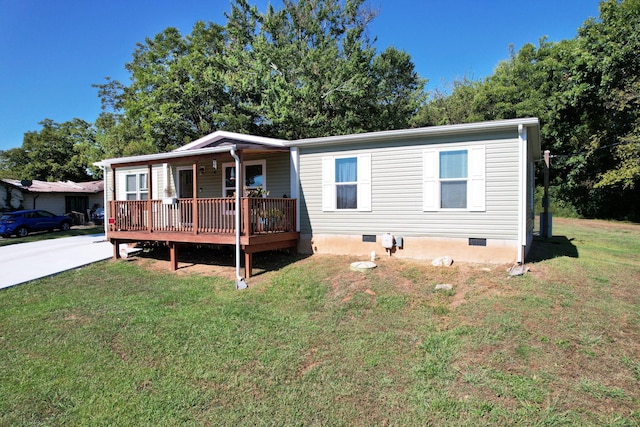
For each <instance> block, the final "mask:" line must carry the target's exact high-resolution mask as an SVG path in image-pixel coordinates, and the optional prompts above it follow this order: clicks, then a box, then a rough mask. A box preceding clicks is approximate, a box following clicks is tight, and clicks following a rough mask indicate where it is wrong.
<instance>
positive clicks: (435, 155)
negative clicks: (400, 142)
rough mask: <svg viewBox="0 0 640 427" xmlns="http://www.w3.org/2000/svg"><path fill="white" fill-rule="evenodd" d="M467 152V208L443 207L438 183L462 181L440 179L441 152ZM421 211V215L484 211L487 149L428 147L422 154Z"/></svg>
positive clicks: (480, 147) (478, 146) (479, 146)
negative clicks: (441, 212)
mask: <svg viewBox="0 0 640 427" xmlns="http://www.w3.org/2000/svg"><path fill="white" fill-rule="evenodd" d="M462 150H466V151H467V178H466V182H467V207H466V208H442V207H441V203H442V201H441V194H440V189H441V183H442V182H447V181H448V182H451V181H462V180H463V179H440V153H441V152H448V151H462ZM422 159H423V160H422V174H423V178H422V190H423V194H422V210H423V211H424V212H436V211H443V212H455V211H462V212H484V211H486V148H485V146H484V145H471V146H448V147H441V148H430V149H427V150H424V151H423V152H422Z"/></svg>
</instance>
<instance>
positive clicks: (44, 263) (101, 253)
mask: <svg viewBox="0 0 640 427" xmlns="http://www.w3.org/2000/svg"><path fill="white" fill-rule="evenodd" d="M112 256H113V247H112V246H111V243H109V242H107V241H106V240H105V237H104V234H90V235H86V236H73V237H63V238H59V239H51V240H41V241H38V242H30V243H18V244H15V245H8V246H1V247H0V289H2V288H8V287H9V286H14V285H18V284H20V283H25V282H29V281H31V280H35V279H40V278H42V277H46V276H51V275H53V274H57V273H60V272H62V271H66V270H72V269H74V268H78V267H82V266H83V265H87V264H91V263H93V262H96V261H101V260H104V259H108V258H111V257H112Z"/></svg>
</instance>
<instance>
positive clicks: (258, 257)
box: [137, 244, 309, 277]
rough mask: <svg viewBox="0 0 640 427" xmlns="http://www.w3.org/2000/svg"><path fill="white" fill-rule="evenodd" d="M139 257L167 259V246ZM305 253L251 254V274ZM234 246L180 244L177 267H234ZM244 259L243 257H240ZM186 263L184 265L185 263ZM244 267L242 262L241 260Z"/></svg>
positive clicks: (274, 269) (256, 273)
mask: <svg viewBox="0 0 640 427" xmlns="http://www.w3.org/2000/svg"><path fill="white" fill-rule="evenodd" d="M137 256H138V257H140V258H149V259H155V260H161V261H169V258H170V255H169V248H168V247H167V246H165V245H158V246H153V247H152V248H149V249H148V250H145V251H143V252H140V253H139V254H137ZM308 256H309V255H306V254H289V253H288V251H286V250H274V251H266V252H258V253H255V254H253V270H254V271H253V276H254V277H255V276H259V275H261V274H264V273H266V272H268V271H277V270H280V269H281V268H283V267H286V266H287V265H289V264H292V263H294V262H296V261H299V260H301V259H304V258H307V257H308ZM235 260H236V258H235V247H234V246H224V245H193V244H188V245H180V246H179V247H178V262H179V263H180V264H182V265H181V266H180V267H179V269H183V268H188V267H190V266H193V265H196V264H200V265H211V266H218V267H235ZM241 260H242V261H244V257H241ZM185 264H186V265H185ZM242 268H244V262H242Z"/></svg>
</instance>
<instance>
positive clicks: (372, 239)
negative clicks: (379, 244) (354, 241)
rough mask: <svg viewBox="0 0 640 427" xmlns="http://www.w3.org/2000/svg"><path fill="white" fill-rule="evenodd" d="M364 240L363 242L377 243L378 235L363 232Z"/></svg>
mask: <svg viewBox="0 0 640 427" xmlns="http://www.w3.org/2000/svg"><path fill="white" fill-rule="evenodd" d="M362 241H363V242H371V243H375V242H376V235H375V234H363V235H362Z"/></svg>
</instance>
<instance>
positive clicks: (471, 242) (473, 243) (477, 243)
mask: <svg viewBox="0 0 640 427" xmlns="http://www.w3.org/2000/svg"><path fill="white" fill-rule="evenodd" d="M469 246H487V239H477V238H474V237H470V238H469Z"/></svg>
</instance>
